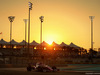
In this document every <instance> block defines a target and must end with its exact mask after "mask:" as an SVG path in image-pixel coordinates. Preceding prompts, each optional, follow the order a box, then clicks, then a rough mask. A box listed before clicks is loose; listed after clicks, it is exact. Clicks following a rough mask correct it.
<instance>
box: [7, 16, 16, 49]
mask: <svg viewBox="0 0 100 75" xmlns="http://www.w3.org/2000/svg"><path fill="white" fill-rule="evenodd" d="M14 18H15V16H9V17H8V19H9V21H10V48H11V40H12V22H13V21H14Z"/></svg>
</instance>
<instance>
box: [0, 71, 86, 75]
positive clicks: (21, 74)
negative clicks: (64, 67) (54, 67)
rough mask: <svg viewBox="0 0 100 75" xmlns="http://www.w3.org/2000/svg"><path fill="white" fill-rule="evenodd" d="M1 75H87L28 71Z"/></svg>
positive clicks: (82, 74) (81, 73) (82, 73)
mask: <svg viewBox="0 0 100 75" xmlns="http://www.w3.org/2000/svg"><path fill="white" fill-rule="evenodd" d="M0 75H86V73H84V72H46V73H43V72H27V71H4V70H3V71H0Z"/></svg>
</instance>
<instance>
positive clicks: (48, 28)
mask: <svg viewBox="0 0 100 75" xmlns="http://www.w3.org/2000/svg"><path fill="white" fill-rule="evenodd" d="M28 1H31V2H32V3H33V8H32V10H31V37H30V39H31V40H30V42H32V41H33V40H35V41H36V42H38V43H39V42H40V20H39V17H40V16H44V22H43V40H44V41H46V42H48V41H55V42H56V43H58V44H60V43H61V42H65V43H66V44H70V43H71V42H73V43H75V44H76V45H78V46H80V47H84V48H87V49H89V48H90V43H91V40H90V34H91V33H90V31H91V30H90V27H91V25H90V23H91V22H90V19H89V16H91V15H92V16H95V19H94V48H99V47H100V39H99V38H100V35H99V33H100V22H99V17H100V0H0V32H2V33H3V34H2V35H0V38H3V39H4V40H6V41H9V40H10V38H9V37H10V22H9V20H8V16H15V20H14V22H13V28H12V31H13V33H12V38H13V39H15V41H17V42H21V41H22V40H23V39H25V37H24V36H25V30H24V29H25V24H24V21H23V19H25V18H28Z"/></svg>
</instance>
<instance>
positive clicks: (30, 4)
mask: <svg viewBox="0 0 100 75" xmlns="http://www.w3.org/2000/svg"><path fill="white" fill-rule="evenodd" d="M32 5H33V4H32V3H31V2H29V20H28V56H29V43H30V10H32Z"/></svg>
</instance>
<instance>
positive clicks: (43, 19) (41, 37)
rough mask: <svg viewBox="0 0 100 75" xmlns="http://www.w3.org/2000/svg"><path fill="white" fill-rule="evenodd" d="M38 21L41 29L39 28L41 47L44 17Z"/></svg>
mask: <svg viewBox="0 0 100 75" xmlns="http://www.w3.org/2000/svg"><path fill="white" fill-rule="evenodd" d="M39 19H40V21H41V28H40V43H41V45H42V23H43V21H44V16H40V17H39Z"/></svg>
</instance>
